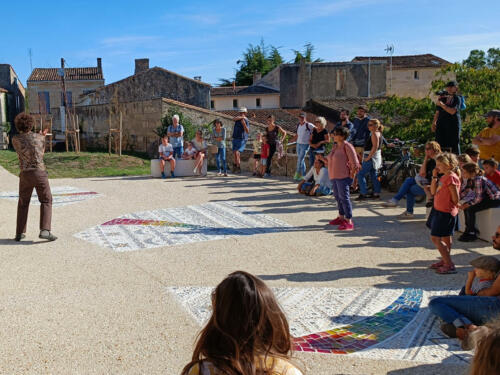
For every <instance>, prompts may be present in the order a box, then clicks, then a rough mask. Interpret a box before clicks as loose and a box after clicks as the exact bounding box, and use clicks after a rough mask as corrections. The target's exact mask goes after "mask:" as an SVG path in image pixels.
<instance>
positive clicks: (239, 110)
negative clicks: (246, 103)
mask: <svg viewBox="0 0 500 375" xmlns="http://www.w3.org/2000/svg"><path fill="white" fill-rule="evenodd" d="M238 112H239V113H247V112H248V111H247V109H246V107H240V109H238Z"/></svg>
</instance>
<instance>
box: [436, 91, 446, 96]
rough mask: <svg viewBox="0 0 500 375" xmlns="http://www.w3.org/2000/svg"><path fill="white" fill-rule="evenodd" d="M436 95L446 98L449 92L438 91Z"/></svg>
mask: <svg viewBox="0 0 500 375" xmlns="http://www.w3.org/2000/svg"><path fill="white" fill-rule="evenodd" d="M434 94H436V95H437V96H446V95H448V91H446V90H439V91H436V92H435V93H434Z"/></svg>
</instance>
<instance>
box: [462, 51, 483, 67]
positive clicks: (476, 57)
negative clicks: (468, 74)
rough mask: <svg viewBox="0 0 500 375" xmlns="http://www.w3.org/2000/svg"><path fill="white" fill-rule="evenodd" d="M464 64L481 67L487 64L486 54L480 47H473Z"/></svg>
mask: <svg viewBox="0 0 500 375" xmlns="http://www.w3.org/2000/svg"><path fill="white" fill-rule="evenodd" d="M463 65H465V66H466V67H468V68H474V69H481V68H484V67H485V66H486V54H485V53H484V51H481V50H479V49H473V50H472V51H470V53H469V57H467V58H466V59H465V60H464V61H463Z"/></svg>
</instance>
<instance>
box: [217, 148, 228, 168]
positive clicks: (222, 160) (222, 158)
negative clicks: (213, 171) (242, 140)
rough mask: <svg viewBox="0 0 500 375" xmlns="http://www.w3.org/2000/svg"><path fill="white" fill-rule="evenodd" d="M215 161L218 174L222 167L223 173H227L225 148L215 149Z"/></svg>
mask: <svg viewBox="0 0 500 375" xmlns="http://www.w3.org/2000/svg"><path fill="white" fill-rule="evenodd" d="M215 161H216V163H217V170H218V171H219V173H220V172H222V167H224V173H227V164H226V148H225V147H219V148H218V149H217V155H216V156H215ZM221 164H222V165H221Z"/></svg>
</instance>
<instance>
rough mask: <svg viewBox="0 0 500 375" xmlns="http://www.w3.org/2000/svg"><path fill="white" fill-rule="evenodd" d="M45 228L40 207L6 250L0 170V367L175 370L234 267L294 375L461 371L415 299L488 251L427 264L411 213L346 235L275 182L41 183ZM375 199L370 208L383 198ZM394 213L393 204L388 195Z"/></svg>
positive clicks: (366, 212) (8, 238) (453, 287)
mask: <svg viewBox="0 0 500 375" xmlns="http://www.w3.org/2000/svg"><path fill="white" fill-rule="evenodd" d="M51 184H52V191H53V195H54V211H53V232H54V234H55V235H57V236H58V237H59V239H58V240H57V241H55V242H51V243H47V242H44V241H42V240H39V239H38V221H39V218H38V215H39V206H37V205H35V204H33V205H32V206H31V208H30V216H29V221H28V233H27V238H26V240H24V241H23V242H20V243H16V242H14V241H13V240H12V238H13V237H14V234H15V217H16V207H17V186H18V178H17V177H16V176H14V175H12V174H9V173H8V172H6V171H5V170H4V169H2V168H1V167H0V212H1V213H2V215H0V264H1V269H2V272H0V285H1V288H0V326H1V327H2V330H0V373H2V374H4V373H5V374H178V373H179V372H180V370H181V368H182V367H183V366H184V365H185V364H186V363H187V362H189V360H190V356H191V353H192V349H193V343H194V341H195V339H196V335H197V333H198V331H199V330H200V327H201V326H202V325H203V323H204V322H205V321H206V319H207V317H208V316H209V315H210V294H211V291H212V288H213V287H214V286H215V285H217V284H218V283H219V282H220V281H221V280H222V279H223V278H224V277H225V276H226V275H227V274H229V273H230V272H232V271H235V270H238V269H241V270H245V271H248V272H251V273H253V274H255V275H258V276H259V277H261V278H262V279H263V280H265V281H266V282H267V283H268V284H269V285H270V286H271V287H272V288H273V290H274V292H275V294H276V296H277V297H278V300H279V301H280V303H281V305H282V306H283V309H284V311H285V313H286V314H287V316H288V319H289V322H290V328H291V332H292V334H293V336H294V337H295V342H294V346H295V354H294V357H295V361H296V363H298V364H299V366H300V367H301V368H303V369H304V370H305V374H315V375H318V374H325V375H327V374H328V375H329V374H386V373H388V374H392V375H396V374H398V375H399V374H454V375H457V374H463V373H465V371H466V369H467V366H468V363H469V361H470V359H471V355H472V353H471V352H464V351H462V350H461V349H460V347H459V345H458V344H457V342H456V341H454V340H450V339H447V338H446V337H444V336H443V335H442V334H441V333H440V331H439V329H438V326H439V323H438V322H437V320H436V319H435V318H434V317H433V316H431V315H429V312H428V309H427V304H428V301H429V298H430V297H432V296H435V295H443V294H448V293H456V292H457V290H458V289H459V288H460V286H461V285H462V284H463V283H464V281H465V278H466V274H467V270H468V269H469V266H468V263H469V261H470V260H471V259H473V258H475V257H477V256H478V255H495V251H494V250H493V249H492V247H491V244H488V243H486V242H482V241H481V242H474V243H460V242H456V243H455V245H456V248H455V250H454V251H453V257H454V260H455V262H456V264H457V267H458V271H459V272H458V273H457V274H455V275H446V276H441V275H437V274H435V273H434V272H433V271H431V270H429V269H427V266H428V264H430V263H431V262H433V261H435V259H436V258H437V250H435V249H434V247H433V245H432V243H431V242H430V240H429V232H428V230H427V229H426V228H425V225H424V216H425V208H424V207H422V206H420V207H418V208H417V209H416V215H415V219H414V220H408V221H404V222H399V221H398V220H396V218H395V216H396V215H397V214H399V213H401V212H402V211H403V210H404V209H403V207H400V208H395V209H393V208H383V207H381V205H380V203H381V201H380V202H361V203H355V205H354V222H355V225H356V229H355V230H354V231H353V232H339V231H337V230H336V229H335V227H329V226H327V223H328V221H329V220H331V219H333V218H334V217H336V211H335V210H336V205H335V203H334V200H333V198H330V197H322V198H308V197H304V196H301V195H298V194H296V190H295V184H294V183H293V182H292V181H291V180H289V179H284V178H278V177H277V178H271V179H257V178H251V177H248V176H230V177H228V178H220V177H216V176H215V175H214V174H211V173H209V174H208V176H207V177H206V178H205V177H198V178H194V177H193V178H175V179H167V180H162V179H151V178H149V177H147V176H143V177H112V178H109V177H108V178H85V179H57V180H51ZM388 197H389V195H388V194H387V193H386V194H385V196H384V197H383V198H385V199H387V198H388ZM402 205H404V201H402Z"/></svg>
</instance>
